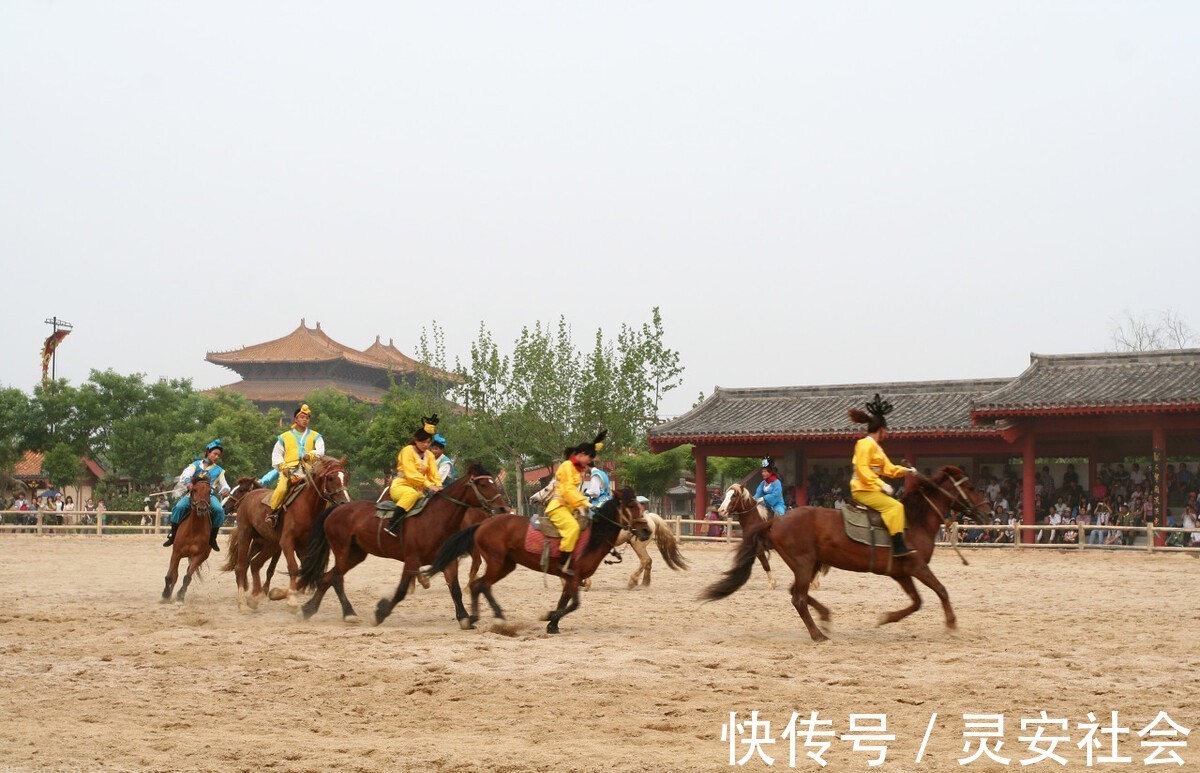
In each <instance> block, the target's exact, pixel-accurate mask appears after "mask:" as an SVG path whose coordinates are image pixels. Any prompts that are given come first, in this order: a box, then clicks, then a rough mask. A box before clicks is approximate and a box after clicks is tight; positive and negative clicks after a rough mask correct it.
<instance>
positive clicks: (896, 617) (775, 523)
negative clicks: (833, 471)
mask: <svg viewBox="0 0 1200 773" xmlns="http://www.w3.org/2000/svg"><path fill="white" fill-rule="evenodd" d="M900 501H901V502H903V503H904V511H905V520H906V521H907V528H906V529H905V534H904V537H905V541H906V542H907V543H908V546H909V547H910V548H912V549H913V550H914V551H915V552H914V553H913V554H911V555H909V556H905V557H902V558H895V559H892V560H891V562H890V564H889V562H888V555H890V552H891V551H890V548H888V547H879V548H871V547H868V546H867V545H862V544H860V543H858V542H854V541H853V540H851V539H850V538H849V537H847V536H846V528H845V525H844V522H843V519H842V512H841V511H840V510H834V509H832V508H828V507H800V508H796V509H794V510H792V511H790V512H789V513H788V514H787V515H785V516H783V517H782V518H776V519H774V520H770V521H765V522H763V523H759V524H755V525H753V526H751V527H750V528H749V529H748V530H747V531H746V534H745V535H743V537H742V544H741V547H739V548H738V552H737V556H736V557H735V558H734V561H733V567H732V568H731V569H729V571H727V572H725V574H724V576H723V577H722V578H721V579H720V580H718V581H717V582H715V583H713V584H712V585H710V586H709V587H708V588H706V589H705V590H704V592H703V593H702V594H701V596H700V597H701V599H703V600H705V601H715V600H717V599H723V598H725V597H727V596H730V595H732V594H733V592H734V591H736V590H737V589H738V588H740V587H742V586H743V585H744V584H745V583H746V580H748V579H749V578H750V570H751V569H752V568H753V565H754V559H755V557H756V556H757V555H758V553H759V552H760V551H762V550H764V549H767V548H770V549H772V550H775V551H776V552H778V553H779V556H780V557H781V558H782V559H783V560H784V562H785V563H786V564H787V565H788V566H790V567H791V569H792V572H793V573H794V574H795V576H796V581H795V583H793V585H792V606H794V607H795V608H796V611H797V612H799V613H800V618H801V619H802V620H803V621H804V625H805V626H806V627H807V628H808V633H809V635H810V636H812V638H813V641H824V640H825V639H827V638H828V637H827V636H826V635H825V634H824V633H822V632H821V630H820V629H819V628H818V627H817V624H816V623H815V622H813V619H812V615H811V614H810V613H809V611H808V607H809V606H811V607H812V608H813V609H815V610H817V613H818V614H819V615H820V616H821V620H822V621H827V620H829V610H828V609H826V608H825V606H824V605H822V604H820V603H818V602H817V601H816V599H813V598H811V597H810V596H809V595H808V586H809V584H810V583H811V582H812V581H813V579H814V578H815V577H816V576H817V572H818V571H821V572H825V571H828V570H829V567H831V566H832V567H835V568H837V569H845V570H847V571H851V572H874V573H876V574H887V575H888V576H889V577H891V578H892V579H893V580H895V581H896V582H898V583H900V587H901V588H903V589H904V592H905V593H907V594H908V597H909V598H910V599H912V604H911V605H910V606H908V607H906V608H904V609H901V610H898V611H896V612H889V613H887V614H885V615H883V616H882V617H881V619H880V621H879V624H880V625H883V624H885V623H895V622H897V621H900V620H903V619H904V618H906V617H908V616H909V615H911V614H912V613H913V612H916V611H917V610H918V609H920V608H921V597H920V595H919V594H918V593H917V588H916V586H915V585H914V584H913V579H914V578H915V579H917V580H920V581H921V582H922V583H924V584H925V585H927V586H928V587H929V588H931V589H932V590H933V592H934V593H936V594H937V595H938V598H939V599H941V601H942V608H943V609H944V610H945V612H946V627H948V628H954V627H955V624H956V621H955V617H954V610H953V609H952V608H951V607H950V594H948V593H947V592H946V588H945V586H943V585H942V583H941V582H939V581H938V579H937V578H936V577H934V576H933V572H932V571H930V569H929V560H930V559H931V558H932V557H933V548H934V541H935V539H936V538H937V532H938V528H939V527H941V526H942V524H943V523H947V522H948V521H949V519H950V518H951V517H952V516H951V513H952V511H955V510H957V511H961V512H964V513H966V514H967V515H969V516H970V517H972V518H973V519H975V520H976V521H978V522H979V523H984V522H985V521H984V516H985V515H986V511H987V510H990V505H988V503H987V500H986V499H984V497H983V496H982V495H981V494H980V493H979V492H978V491H976V490H975V486H974V485H973V484H972V483H971V481H970V479H969V478H967V476H966V475H965V474H964V473H963V471H962V470H960V469H959V468H957V467H943V468H942V469H940V470H938V473H937V474H936V475H935V476H933V478H926V477H925V476H923V475H918V476H915V482H914V483H912V484H910V486H909V488H908V490H907V491H905V493H904V495H903V496H902V497H901V498H900ZM872 553H874V555H872ZM872 567H874V568H872Z"/></svg>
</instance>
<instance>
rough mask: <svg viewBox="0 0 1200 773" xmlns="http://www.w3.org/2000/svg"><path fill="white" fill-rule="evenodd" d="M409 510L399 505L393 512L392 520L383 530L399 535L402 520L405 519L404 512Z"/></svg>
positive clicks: (395, 535)
mask: <svg viewBox="0 0 1200 773" xmlns="http://www.w3.org/2000/svg"><path fill="white" fill-rule="evenodd" d="M407 512H408V511H407V510H405V509H404V508H402V507H397V508H396V512H395V513H393V514H392V520H390V521H388V525H387V526H385V527H384V529H383V530H384V531H386V532H387V533H388V534H390V535H392V536H393V537H399V536H400V535H399V534H398V533H397V531H398V530H399V528H400V521H402V520H404V514H405V513H407Z"/></svg>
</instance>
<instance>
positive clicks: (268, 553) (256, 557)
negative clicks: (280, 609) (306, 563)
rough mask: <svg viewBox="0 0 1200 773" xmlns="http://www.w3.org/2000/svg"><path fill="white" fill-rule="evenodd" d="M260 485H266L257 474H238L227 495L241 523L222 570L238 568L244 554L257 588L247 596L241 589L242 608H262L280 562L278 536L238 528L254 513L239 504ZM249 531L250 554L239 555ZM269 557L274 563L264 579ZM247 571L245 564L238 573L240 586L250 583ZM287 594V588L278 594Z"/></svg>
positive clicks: (231, 537)
mask: <svg viewBox="0 0 1200 773" xmlns="http://www.w3.org/2000/svg"><path fill="white" fill-rule="evenodd" d="M260 489H262V485H261V484H259V482H258V479H257V478H252V477H246V478H238V481H237V484H236V485H235V486H234V487H233V490H232V491H230V492H229V495H228V496H227V497H226V499H225V512H226V513H228V514H230V515H234V516H238V518H237V524H234V527H233V531H232V532H230V534H229V543H228V545H226V548H225V549H226V555H225V565H224V566H222V567H221V571H223V572H232V571H235V570H236V569H237V568H238V560H239V558H240V559H241V560H242V561H243V562H245V561H247V560H248V561H249V569H250V574H251V576H252V577H253V578H254V590H253V592H252V593H251V594H250V596H249V597H245V595H244V593H241V592H239V594H238V599H239V604H238V606H239V607H240V608H241V609H242V611H246V610H247V609H256V608H258V598H259V596H262V595H263V594H264V593H268V592H269V591H270V588H271V577H272V576H274V574H275V565H276V564H278V563H279V542H278V540H275V541H272V542H268V541H267V538H265V537H263V536H262V535H261V534H259V533H258V532H257V531H256V530H255V529H253V528H251V527H249V526H247V528H245V529H242V530H239V529H238V524H241V523H246V524H249V523H250V518H251V517H252V513H250V512H247V513H246V514H245V515H242V514H240V513H239V512H238V508H239V507H240V506H241V504H242V500H244V499H245V498H246V495H247V494H249V493H250V492H251V491H258V490H260ZM259 523H262V519H261V516H260V518H259ZM263 528H264V529H265V530H267V531H270V527H268V526H266V525H265V524H263ZM246 535H249V537H250V542H249V545H248V548H247V555H246V556H239V542H240V540H241V539H242V538H243V537H245V536H246ZM271 535H272V537H273V536H274V532H271ZM267 561H270V563H269V564H267V575H266V579H265V580H264V579H263V578H262V575H261V574H260V572H261V571H262V566H263V564H266V563H267ZM245 571H246V570H245V567H243V569H242V574H241V576H240V577H237V576H236V575H235V578H236V580H237V584H238V588H239V589H241V588H243V587H245V585H246V575H245ZM284 594H285V591H282V590H281V591H279V596H278V598H280V599H282V598H284Z"/></svg>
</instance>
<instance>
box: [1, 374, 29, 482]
mask: <svg viewBox="0 0 1200 773" xmlns="http://www.w3.org/2000/svg"><path fill="white" fill-rule="evenodd" d="M28 416H29V398H28V397H27V396H26V394H25V393H24V392H22V391H21V390H20V389H15V388H12V387H6V388H4V389H0V479H3V478H7V477H8V476H9V475H11V474H12V470H13V468H14V467H15V466H16V464H17V462H19V461H20V460H21V456H22V454H24V453H25V451H26V450H27V449H28V445H27V444H26V440H25V438H26V435H27V434H28V427H27V417H28Z"/></svg>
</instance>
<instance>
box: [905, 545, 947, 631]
mask: <svg viewBox="0 0 1200 773" xmlns="http://www.w3.org/2000/svg"><path fill="white" fill-rule="evenodd" d="M911 575H912V576H913V577H915V578H917V579H918V580H920V581H921V582H922V583H923V584H924V585H925V586H926V587H928V588H929V589H930V590H932V591H933V592H934V593H936V594H937V596H938V598H939V599H941V600H942V609H943V610H944V611H945V613H946V627H947V628H957V627H958V618H956V617H955V616H954V609H953V608H952V607H951V606H950V592H949V591H947V590H946V586H945V585H942V583H941V581H939V580H938V578H936V577H934V576H933V571H932V570H931V569H930V568H929V564H927V563H925V562H924V561H922V562H921V565H920V566H919V567H917V568H916V569H915V570H914V571H913V572H911ZM910 582H911V580H910Z"/></svg>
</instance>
